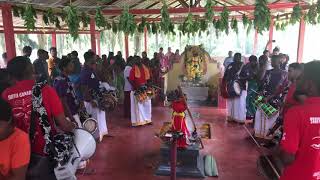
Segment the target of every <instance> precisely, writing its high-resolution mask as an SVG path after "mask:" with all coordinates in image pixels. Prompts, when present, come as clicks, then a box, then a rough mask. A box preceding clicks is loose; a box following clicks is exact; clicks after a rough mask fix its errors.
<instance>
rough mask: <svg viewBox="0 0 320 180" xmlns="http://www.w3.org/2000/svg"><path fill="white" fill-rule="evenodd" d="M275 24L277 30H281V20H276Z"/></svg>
mask: <svg viewBox="0 0 320 180" xmlns="http://www.w3.org/2000/svg"><path fill="white" fill-rule="evenodd" d="M275 26H276V30H277V31H279V30H281V24H280V23H279V22H276V23H275Z"/></svg>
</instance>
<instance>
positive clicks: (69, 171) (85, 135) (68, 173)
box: [54, 128, 96, 180]
mask: <svg viewBox="0 0 320 180" xmlns="http://www.w3.org/2000/svg"><path fill="white" fill-rule="evenodd" d="M95 151H96V141H95V139H94V137H93V136H92V134H91V133H90V132H88V131H86V130H84V129H80V128H77V129H75V130H74V146H73V149H72V155H71V157H70V159H69V161H68V163H66V164H64V165H62V166H61V165H58V166H57V167H56V168H54V173H55V175H56V178H57V180H66V179H67V180H76V179H77V178H76V176H75V173H76V171H77V168H78V166H79V164H80V162H81V161H86V160H88V159H89V158H91V157H92V156H93V154H94V153H95Z"/></svg>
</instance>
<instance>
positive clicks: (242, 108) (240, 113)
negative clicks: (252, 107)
mask: <svg viewBox="0 0 320 180" xmlns="http://www.w3.org/2000/svg"><path fill="white" fill-rule="evenodd" d="M246 98H247V91H246V90H242V91H241V96H239V97H235V98H230V99H227V109H228V113H227V115H228V118H229V119H232V120H234V121H237V122H240V123H244V122H245V120H246V113H247V108H246Z"/></svg>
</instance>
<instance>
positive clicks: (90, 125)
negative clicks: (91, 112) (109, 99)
mask: <svg viewBox="0 0 320 180" xmlns="http://www.w3.org/2000/svg"><path fill="white" fill-rule="evenodd" d="M82 127H83V129H85V130H87V131H88V132H89V133H91V134H92V135H93V137H94V139H95V140H99V138H100V135H99V131H98V122H97V121H96V120H95V119H93V118H88V119H86V120H85V121H84V122H83V123H82Z"/></svg>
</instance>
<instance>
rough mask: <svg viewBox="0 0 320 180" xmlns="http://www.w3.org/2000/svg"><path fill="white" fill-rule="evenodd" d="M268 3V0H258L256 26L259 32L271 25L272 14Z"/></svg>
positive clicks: (255, 13)
mask: <svg viewBox="0 0 320 180" xmlns="http://www.w3.org/2000/svg"><path fill="white" fill-rule="evenodd" d="M267 5H268V2H267V0H256V3H255V9H254V28H255V29H256V30H257V31H258V33H262V32H263V31H266V30H268V29H269V27H270V23H271V18H270V17H271V15H270V9H269V7H268V6H267Z"/></svg>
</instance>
